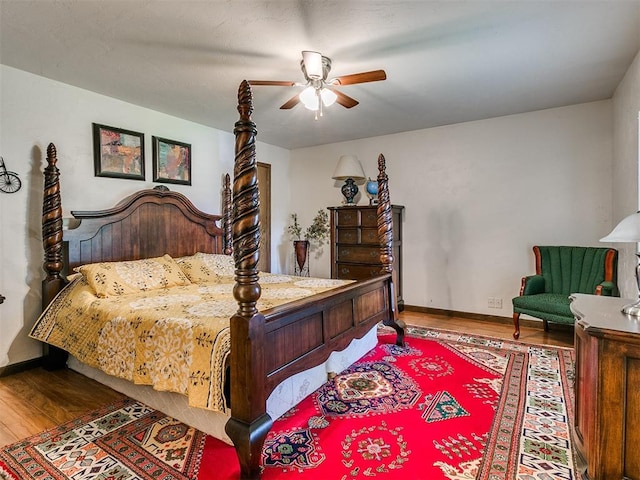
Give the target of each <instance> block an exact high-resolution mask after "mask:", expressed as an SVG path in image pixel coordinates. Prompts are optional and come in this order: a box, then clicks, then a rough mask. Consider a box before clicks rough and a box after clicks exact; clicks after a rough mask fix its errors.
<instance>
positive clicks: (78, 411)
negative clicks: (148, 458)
mask: <svg viewBox="0 0 640 480" xmlns="http://www.w3.org/2000/svg"><path fill="white" fill-rule="evenodd" d="M400 318H401V319H402V320H404V322H405V323H407V324H408V325H417V326H422V327H433V328H442V329H447V330H454V331H459V332H467V333H471V334H477V335H486V336H491V337H498V338H504V339H508V340H513V338H512V337H511V334H512V333H513V325H512V324H511V323H510V322H509V323H499V322H494V321H484V320H472V319H466V318H460V317H450V316H445V315H430V314H425V313H419V312H409V311H404V312H402V313H401V314H400ZM551 328H552V330H551V331H549V332H544V331H543V330H542V326H540V328H532V327H524V326H523V327H521V333H520V341H521V342H524V343H536V344H547V345H555V346H564V347H572V346H573V329H567V328H564V329H560V328H559V327H556V328H555V329H553V326H552V327H551ZM122 397H123V395H122V394H120V393H118V392H116V391H114V390H112V389H110V388H109V387H106V386H104V385H101V384H99V383H97V382H96V381H94V380H91V379H89V378H87V377H84V376H83V375H80V374H78V373H75V372H73V371H72V370H59V371H55V372H48V371H46V370H44V369H42V368H35V369H32V370H28V371H26V372H21V373H16V374H13V375H9V376H6V377H0V412H2V413H1V414H0V447H1V446H4V445H8V444H10V443H14V442H16V441H18V440H20V439H22V438H25V437H28V436H30V435H34V434H36V433H39V432H41V431H43V430H47V429H49V428H52V427H54V426H56V425H59V424H61V423H64V422H67V421H69V420H72V419H73V418H76V417H78V416H80V415H82V414H84V413H86V412H89V411H91V410H94V409H96V408H98V407H100V406H102V405H105V404H107V403H109V402H112V401H114V400H117V399H119V398H122Z"/></svg>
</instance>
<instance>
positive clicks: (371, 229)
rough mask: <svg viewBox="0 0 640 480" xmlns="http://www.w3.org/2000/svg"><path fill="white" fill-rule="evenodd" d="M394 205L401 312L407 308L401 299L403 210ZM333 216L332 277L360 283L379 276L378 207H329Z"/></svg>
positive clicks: (395, 263)
mask: <svg viewBox="0 0 640 480" xmlns="http://www.w3.org/2000/svg"><path fill="white" fill-rule="evenodd" d="M403 210H404V207H403V206H401V205H392V206H391V213H392V219H393V259H394V261H393V282H394V284H395V286H396V292H397V294H398V309H399V310H403V309H404V300H403V299H402V211H403ZM329 212H330V217H331V278H348V279H352V280H360V279H364V278H369V277H372V276H375V275H378V274H379V273H380V271H381V269H382V264H381V263H380V244H379V243H378V207H377V206H375V205H374V206H368V205H355V206H343V207H329Z"/></svg>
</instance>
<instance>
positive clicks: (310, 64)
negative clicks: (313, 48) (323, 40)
mask: <svg viewBox="0 0 640 480" xmlns="http://www.w3.org/2000/svg"><path fill="white" fill-rule="evenodd" d="M302 61H303V62H304V69H305V70H306V71H307V76H308V77H309V78H312V79H316V80H317V79H319V78H322V55H321V54H320V53H318V52H310V51H308V50H305V51H303V52H302Z"/></svg>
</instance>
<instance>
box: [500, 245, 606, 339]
mask: <svg viewBox="0 0 640 480" xmlns="http://www.w3.org/2000/svg"><path fill="white" fill-rule="evenodd" d="M533 253H534V254H535V257H536V274H535V275H530V276H527V277H523V278H522V283H521V285H520V296H519V297H515V298H514V299H513V300H512V302H513V325H514V326H515V332H514V333H513V338H515V339H517V338H518V337H519V336H520V314H522V313H524V314H526V315H531V316H532V317H536V318H541V319H542V321H543V324H544V330H545V332H546V331H548V330H549V325H548V322H555V323H565V324H571V325H573V322H574V317H573V314H572V313H571V309H570V307H569V303H570V300H569V295H570V294H572V293H587V294H592V295H607V296H613V297H617V296H619V292H618V286H617V285H616V281H617V263H618V251H617V250H615V249H613V248H601V247H561V246H551V247H548V246H547V247H539V246H535V247H533Z"/></svg>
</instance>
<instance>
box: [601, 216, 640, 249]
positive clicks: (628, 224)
mask: <svg viewBox="0 0 640 480" xmlns="http://www.w3.org/2000/svg"><path fill="white" fill-rule="evenodd" d="M600 241H601V242H629V243H631V242H640V212H637V213H632V214H631V215H629V216H628V217H625V218H623V219H622V220H621V221H620V223H618V225H616V228H614V229H613V230H612V231H611V233H610V234H609V235H607V236H606V237H603V238H601V239H600Z"/></svg>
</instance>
